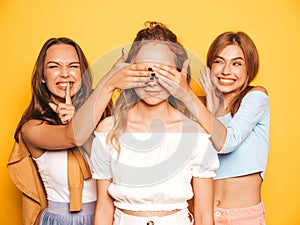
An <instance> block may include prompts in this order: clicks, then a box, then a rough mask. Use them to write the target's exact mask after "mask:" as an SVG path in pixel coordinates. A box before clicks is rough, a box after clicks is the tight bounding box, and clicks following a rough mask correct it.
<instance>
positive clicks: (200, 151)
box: [191, 134, 219, 178]
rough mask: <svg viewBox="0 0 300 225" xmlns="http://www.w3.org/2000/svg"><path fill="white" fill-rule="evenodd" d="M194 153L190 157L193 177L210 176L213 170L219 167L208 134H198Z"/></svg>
mask: <svg viewBox="0 0 300 225" xmlns="http://www.w3.org/2000/svg"><path fill="white" fill-rule="evenodd" d="M196 148H197V149H195V152H194V155H193V156H192V159H191V163H192V165H191V170H192V176H193V177H199V178H211V177H214V176H215V175H216V174H215V170H217V169H218V168H219V159H218V155H217V152H216V151H215V149H214V148H213V145H212V143H211V141H210V139H209V135H206V134H200V135H199V137H198V143H197V146H196Z"/></svg>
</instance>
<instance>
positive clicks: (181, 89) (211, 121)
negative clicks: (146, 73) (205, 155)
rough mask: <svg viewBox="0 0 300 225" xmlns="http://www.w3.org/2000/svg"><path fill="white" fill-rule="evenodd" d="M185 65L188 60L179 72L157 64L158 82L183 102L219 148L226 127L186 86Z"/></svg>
mask: <svg viewBox="0 0 300 225" xmlns="http://www.w3.org/2000/svg"><path fill="white" fill-rule="evenodd" d="M187 66H188V60H187V61H186V62H185V63H184V65H183V67H182V70H181V72H178V71H177V69H176V68H171V67H169V66H158V67H156V68H154V70H155V72H157V77H158V82H159V83H160V84H161V85H162V86H163V87H164V88H166V89H167V90H168V91H169V92H170V93H171V94H172V95H173V96H174V97H176V98H177V99H179V100H181V101H182V102H183V103H184V104H185V106H186V107H187V108H188V110H189V111H190V112H191V114H192V115H193V116H194V117H195V119H196V120H197V121H198V123H199V124H200V125H201V126H202V127H203V128H204V129H205V130H206V131H207V132H208V133H209V134H211V141H212V143H213V145H214V147H215V148H216V149H217V150H221V149H222V147H223V145H224V143H225V138H226V134H227V129H226V127H225V126H224V125H223V124H222V123H221V122H220V121H219V120H218V119H217V118H216V117H214V116H213V115H212V113H211V112H210V111H209V110H208V109H207V108H206V106H205V105H204V104H203V103H202V101H201V100H200V99H199V98H198V96H196V94H195V93H194V92H193V91H192V89H191V88H190V87H189V86H188V84H187V82H186V76H187V74H186V71H187Z"/></svg>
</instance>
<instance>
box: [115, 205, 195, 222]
mask: <svg viewBox="0 0 300 225" xmlns="http://www.w3.org/2000/svg"><path fill="white" fill-rule="evenodd" d="M190 215H191V214H190V212H189V211H188V209H182V210H180V211H178V212H176V213H173V214H171V215H167V216H150V217H143V216H132V215H128V214H126V213H124V212H122V211H121V210H119V209H118V208H116V210H115V214H114V223H113V225H170V224H172V225H191V224H193V221H192V222H191V220H190V218H189V217H190Z"/></svg>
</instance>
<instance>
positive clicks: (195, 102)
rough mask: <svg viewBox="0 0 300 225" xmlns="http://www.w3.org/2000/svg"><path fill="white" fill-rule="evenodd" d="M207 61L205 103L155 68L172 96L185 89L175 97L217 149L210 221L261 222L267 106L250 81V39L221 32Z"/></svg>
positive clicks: (253, 64) (254, 64)
mask: <svg viewBox="0 0 300 225" xmlns="http://www.w3.org/2000/svg"><path fill="white" fill-rule="evenodd" d="M207 66H208V68H206V71H205V72H203V73H202V75H203V77H202V78H201V79H200V81H201V83H202V86H203V88H204V90H205V92H206V100H207V108H206V107H205V105H204V104H203V103H202V102H201V101H200V100H199V98H198V97H197V96H196V95H195V94H194V93H193V92H192V90H191V89H190V88H189V87H187V85H185V84H184V82H183V80H180V79H181V78H180V77H177V76H175V75H173V74H172V73H170V72H168V71H165V70H164V69H163V68H162V67H157V68H155V72H157V74H158V75H157V77H158V81H159V83H160V84H161V85H162V86H164V87H165V88H168V90H169V91H170V92H171V93H172V94H173V95H175V97H176V95H179V94H181V95H182V94H183V93H187V94H186V98H181V99H183V100H184V101H183V102H184V103H185V105H186V106H187V107H188V108H189V110H190V111H191V112H192V113H193V115H194V116H195V118H196V119H197V121H198V122H199V123H200V124H201V125H202V126H203V127H204V128H205V129H206V130H207V132H208V133H210V134H211V141H212V143H213V145H214V147H215V148H216V149H217V150H218V152H219V154H218V155H219V160H220V167H219V169H218V170H217V171H216V177H215V178H214V179H215V182H214V206H215V217H214V220H215V224H216V225H219V224H243V225H246V224H251V225H256V224H257V225H258V224H265V209H264V205H263V203H262V200H261V185H262V181H263V178H264V174H265V170H266V165H267V157H268V150H269V123H270V108H269V97H268V94H267V91H266V90H265V89H264V88H263V87H261V86H255V87H253V86H250V82H251V81H253V79H254V78H255V77H256V75H257V71H258V67H259V57H258V53H257V49H256V47H255V44H254V43H253V41H252V40H251V38H250V37H249V36H248V35H247V34H245V33H244V32H237V33H234V32H225V33H223V34H221V35H219V36H218V37H217V38H216V39H215V40H214V41H213V43H212V44H211V46H210V48H209V51H208V54H207ZM210 70H211V72H210ZM220 105H221V106H224V107H221V108H220V107H219V106H220ZM220 109H224V110H225V112H224V110H220ZM222 111H223V112H222ZM214 115H215V116H214Z"/></svg>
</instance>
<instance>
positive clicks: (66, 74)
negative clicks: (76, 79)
mask: <svg viewBox="0 0 300 225" xmlns="http://www.w3.org/2000/svg"><path fill="white" fill-rule="evenodd" d="M60 76H61V77H69V76H70V74H69V69H68V68H66V67H63V68H62V69H61V71H60Z"/></svg>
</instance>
